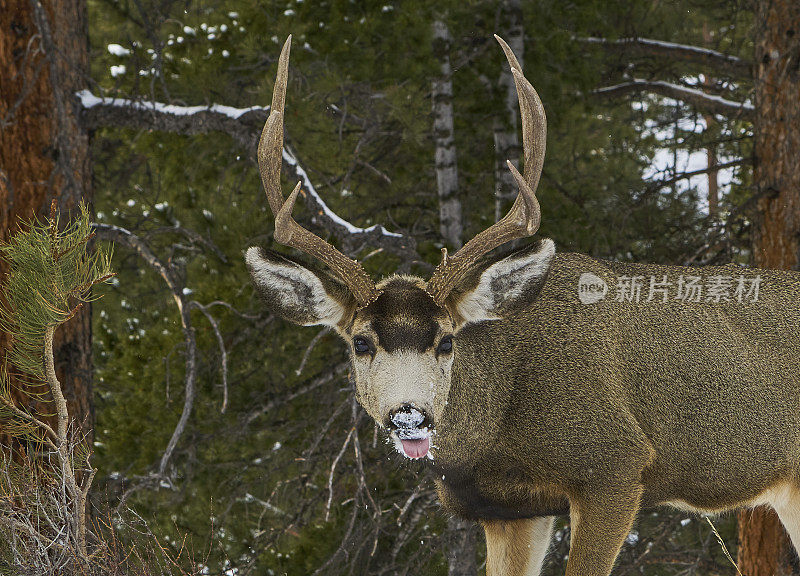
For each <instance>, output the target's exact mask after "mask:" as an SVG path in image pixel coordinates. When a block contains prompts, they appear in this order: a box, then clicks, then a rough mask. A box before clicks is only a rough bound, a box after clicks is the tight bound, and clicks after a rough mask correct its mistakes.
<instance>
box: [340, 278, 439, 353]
mask: <svg viewBox="0 0 800 576" xmlns="http://www.w3.org/2000/svg"><path fill="white" fill-rule="evenodd" d="M424 287H425V283H424V281H423V280H422V279H421V278H416V277H413V276H393V277H391V278H389V279H388V280H385V281H384V282H382V283H381V284H380V285H379V288H380V290H382V293H381V295H380V296H379V297H378V298H377V299H376V300H375V301H374V302H372V303H371V304H369V305H368V306H366V307H364V308H362V309H361V310H359V311H358V312H357V313H356V315H355V318H354V321H353V325H352V329H351V332H352V333H353V334H357V333H361V334H365V333H366V334H371V335H374V336H375V338H376V339H377V342H375V344H376V345H377V346H378V347H379V348H381V349H383V350H385V351H386V352H389V353H393V352H395V351H398V350H416V351H418V352H425V351H426V350H428V349H430V348H432V347H433V346H434V344H435V343H436V340H437V337H438V336H440V335H442V334H443V333H447V332H451V331H452V329H453V326H452V322H451V321H450V317H449V315H448V313H447V311H446V310H445V309H444V308H441V307H440V306H437V305H436V303H435V302H434V301H433V298H432V297H431V296H430V295H429V294H428V293H427V292H426V291H425V289H424Z"/></svg>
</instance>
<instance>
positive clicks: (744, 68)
mask: <svg viewBox="0 0 800 576" xmlns="http://www.w3.org/2000/svg"><path fill="white" fill-rule="evenodd" d="M576 40H577V41H578V42H582V43H585V44H595V45H599V46H602V47H603V48H606V49H608V50H620V51H628V50H629V51H631V52H634V53H635V54H637V55H642V56H656V57H663V58H669V59H670V60H681V61H683V62H690V63H693V64H701V65H703V66H708V67H709V69H711V70H713V71H714V73H715V74H719V73H720V72H726V73H728V74H731V75H733V76H739V77H743V78H750V77H752V75H753V63H752V62H749V61H747V60H743V59H741V58H738V57H736V56H731V55H730V54H724V53H722V52H717V51H716V50H710V49H708V48H701V47H699V46H690V45H687V44H676V43H674V42H665V41H663V40H653V39H651V38H619V39H617V40H609V39H607V38H594V37H589V38H576Z"/></svg>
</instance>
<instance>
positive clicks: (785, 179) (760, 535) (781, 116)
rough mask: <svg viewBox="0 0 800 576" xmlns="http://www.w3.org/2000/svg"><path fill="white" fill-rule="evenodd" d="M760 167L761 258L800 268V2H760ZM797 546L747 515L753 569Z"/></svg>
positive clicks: (784, 568) (765, 574)
mask: <svg viewBox="0 0 800 576" xmlns="http://www.w3.org/2000/svg"><path fill="white" fill-rule="evenodd" d="M755 21H756V29H755V39H756V54H755V56H756V60H755V61H756V66H757V69H756V78H755V80H756V82H755V105H756V118H755V169H754V173H753V181H754V185H755V192H756V194H757V195H758V198H759V201H758V216H759V217H758V220H757V221H756V222H754V225H753V260H754V264H755V265H756V266H758V267H762V268H781V269H785V270H789V269H794V270H797V269H798V262H799V261H800V260H799V257H800V255H799V254H798V249H800V162H798V158H800V105H798V103H799V102H800V3H798V2H797V1H796V0H759V1H758V3H757V7H756V18H755ZM792 554H793V552H792V547H791V544H789V542H788V539H787V538H786V536H785V533H784V531H783V528H782V527H781V525H780V522H779V521H778V518H777V516H776V515H775V513H774V512H772V511H771V510H765V509H759V510H754V511H752V512H749V511H748V512H742V513H740V515H739V564H740V568H741V570H742V572H743V573H744V574H746V575H747V576H772V575H773V574H777V575H781V574H790V573H791V571H792V569H791V562H790V560H791V557H792Z"/></svg>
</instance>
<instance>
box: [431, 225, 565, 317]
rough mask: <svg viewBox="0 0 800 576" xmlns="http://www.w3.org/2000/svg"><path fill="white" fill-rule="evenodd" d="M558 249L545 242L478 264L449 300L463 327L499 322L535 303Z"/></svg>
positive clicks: (451, 308)
mask: <svg viewBox="0 0 800 576" xmlns="http://www.w3.org/2000/svg"><path fill="white" fill-rule="evenodd" d="M555 253H556V247H555V244H554V243H553V241H552V240H550V239H544V240H541V241H539V242H537V243H534V244H532V245H530V246H527V247H525V248H523V249H521V250H518V251H516V252H514V253H512V254H511V255H509V256H507V257H505V258H503V259H502V260H499V261H488V262H486V261H484V262H483V263H482V264H479V265H476V266H475V268H473V270H472V271H471V273H470V274H469V275H468V276H467V277H466V278H465V279H464V280H462V281H461V282H460V283H459V284H458V285H457V286H456V287H455V288H454V289H453V291H452V292H451V293H450V295H449V296H448V297H447V305H448V307H449V308H450V310H451V313H452V314H453V316H454V319H455V322H456V324H457V325H458V327H459V328H461V327H462V326H465V325H467V324H469V323H472V322H480V321H481V320H498V319H500V318H502V317H503V316H505V315H507V314H509V313H511V312H513V311H514V310H515V309H518V308H520V307H522V306H524V305H525V304H526V303H530V302H532V301H533V300H534V299H535V298H536V296H537V294H538V293H539V290H540V289H541V287H542V285H543V284H544V281H545V279H546V277H547V273H548V272H549V271H550V265H551V263H552V260H553V256H554V255H555Z"/></svg>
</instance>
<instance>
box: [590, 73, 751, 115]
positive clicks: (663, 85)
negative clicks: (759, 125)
mask: <svg viewBox="0 0 800 576" xmlns="http://www.w3.org/2000/svg"><path fill="white" fill-rule="evenodd" d="M631 92H653V93H655V94H661V95H662V96H668V97H670V98H675V99H676V100H681V101H683V102H686V103H688V104H692V105H693V106H694V107H696V108H697V109H698V110H701V111H703V112H710V113H713V114H721V115H723V116H728V117H732V118H740V119H742V120H750V121H752V119H753V117H754V115H755V107H754V106H753V105H752V104H750V103H748V102H734V101H732V100H726V99H725V98H722V97H720V96H712V95H710V94H706V93H705V92H703V91H702V90H697V89H695V88H687V87H685V86H679V85H677V84H672V83H670V82H663V81H661V80H640V79H636V78H634V79H633V80H631V81H630V82H623V83H622V84H616V85H614V86H607V87H605V88H598V89H596V90H593V91H592V94H595V95H597V96H605V97H614V96H621V95H623V94H629V93H631Z"/></svg>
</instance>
